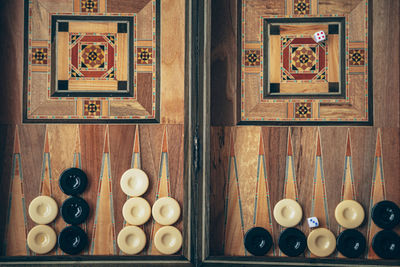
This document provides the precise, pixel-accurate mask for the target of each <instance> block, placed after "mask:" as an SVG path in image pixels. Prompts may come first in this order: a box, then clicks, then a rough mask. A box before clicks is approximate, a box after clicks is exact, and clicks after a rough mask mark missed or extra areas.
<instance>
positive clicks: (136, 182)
mask: <svg viewBox="0 0 400 267" xmlns="http://www.w3.org/2000/svg"><path fill="white" fill-rule="evenodd" d="M120 183H121V189H122V191H123V192H124V193H125V194H127V195H128V196H129V197H130V198H129V199H128V200H127V201H126V202H125V204H124V206H123V208H122V215H123V217H124V219H125V221H126V222H127V226H125V227H124V228H123V229H122V230H121V231H120V232H119V234H118V239H117V243H118V246H119V248H120V249H121V250H122V251H123V252H124V253H126V254H130V255H133V254H137V253H139V252H141V251H142V250H143V249H144V247H145V246H146V235H145V233H144V231H143V230H142V229H141V228H139V227H138V226H140V225H143V224H145V223H146V222H147V221H148V220H149V218H150V216H151V215H153V218H154V220H155V221H156V222H157V223H159V224H161V225H164V226H163V227H161V228H160V229H159V230H158V231H157V232H156V234H155V236H154V246H155V247H156V249H157V250H158V251H159V252H160V253H162V254H174V253H176V252H177V251H179V249H180V248H181V246H182V234H181V233H180V231H179V230H178V229H177V228H175V227H173V226H170V225H172V224H174V223H175V222H176V221H177V220H178V219H179V217H180V213H181V211H180V207H179V204H178V202H177V201H176V200H175V199H173V198H170V197H163V198H159V199H158V200H157V201H156V202H155V203H154V205H153V208H152V209H151V208H150V204H149V203H148V202H147V200H146V199H144V198H142V197H141V196H142V195H143V194H144V193H145V192H146V191H147V188H148V186H149V178H148V177H147V175H146V173H145V172H144V171H142V170H140V169H135V168H133V169H129V170H127V171H126V172H125V173H124V174H123V175H122V177H121V181H120Z"/></svg>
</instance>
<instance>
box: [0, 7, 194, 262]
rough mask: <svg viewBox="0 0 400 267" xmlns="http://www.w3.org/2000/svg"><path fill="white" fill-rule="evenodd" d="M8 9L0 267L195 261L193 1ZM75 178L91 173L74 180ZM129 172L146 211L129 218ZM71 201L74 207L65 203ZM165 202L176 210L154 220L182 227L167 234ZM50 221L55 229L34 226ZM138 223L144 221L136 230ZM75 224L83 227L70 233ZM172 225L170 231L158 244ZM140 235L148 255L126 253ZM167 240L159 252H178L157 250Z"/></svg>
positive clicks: (141, 209)
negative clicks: (189, 103)
mask: <svg viewBox="0 0 400 267" xmlns="http://www.w3.org/2000/svg"><path fill="white" fill-rule="evenodd" d="M1 6H2V15H1V16H2V17H3V18H4V20H2V22H4V24H3V23H2V25H4V27H5V28H6V29H8V30H10V32H7V30H5V32H4V33H5V34H6V35H7V36H8V38H9V40H10V42H8V44H6V43H4V44H3V43H2V47H4V49H5V51H7V52H6V53H8V56H10V57H12V61H13V62H14V63H13V69H12V70H11V69H10V72H9V73H8V74H7V76H8V77H9V78H7V77H6V76H2V77H4V79H6V80H7V82H6V84H4V87H2V88H3V89H4V90H3V89H2V96H3V100H2V104H1V105H2V106H3V107H4V109H2V112H1V113H2V115H1V117H2V125H1V140H2V141H1V151H2V152H1V166H2V167H1V177H2V178H1V188H2V191H1V192H2V194H1V200H2V201H3V204H4V205H1V215H0V218H1V223H0V225H1V227H0V228H1V230H0V232H1V237H2V243H1V263H0V265H3V263H4V264H21V263H24V264H27V265H29V264H32V262H37V261H38V260H40V261H45V262H47V263H48V264H58V263H60V261H63V262H64V263H65V264H74V263H73V262H74V261H76V260H82V261H83V264H88V265H91V264H94V263H93V262H95V261H97V263H101V262H102V261H104V260H108V261H113V262H114V264H115V263H116V262H118V261H120V263H122V264H123V263H124V261H125V262H128V261H130V262H132V261H137V262H139V261H140V262H142V263H143V262H146V261H148V262H149V263H153V264H154V263H159V262H162V261H167V262H168V261H172V262H178V263H179V262H181V261H182V262H184V263H185V262H187V261H188V260H187V251H188V249H189V247H188V240H190V234H189V227H188V225H189V221H187V218H188V216H187V212H188V208H189V206H190V201H188V200H185V199H187V198H188V194H187V193H185V192H187V191H189V188H190V187H188V183H187V178H186V175H187V174H185V172H186V169H187V167H185V166H186V163H185V154H186V153H187V152H185V150H184V148H185V142H187V137H186V134H187V133H188V131H187V127H188V125H187V124H186V123H185V110H187V108H185V106H186V104H185V98H184V97H185V94H186V93H185V75H187V74H186V71H185V53H186V49H185V46H186V45H185V43H186V39H185V38H186V36H185V27H186V26H185V25H186V22H185V15H184V14H185V10H186V3H185V1H172V2H168V4H167V3H166V1H159V0H154V1H153V0H149V1H124V0H123V1H119V0H67V1H65V0H62V1H58V0H55V1H52V0H37V1H36V0H34V1H6V2H4V3H2V4H1ZM169 24H171V26H172V25H173V27H170V26H168V25H169ZM161 25H163V28H162V26H161ZM11 44H12V45H11ZM3 45H4V46H3ZM19 49H22V50H21V51H19ZM164 50H165V51H164ZM4 55H5V54H4ZM2 61H3V62H6V58H5V57H3V56H2ZM11 77H13V78H11ZM21 81H23V82H22V84H20V82H21ZM21 85H22V87H21ZM6 103H7V104H6ZM185 129H186V130H185ZM185 132H186V133H185ZM185 140H186V141H185ZM70 168H77V169H79V170H82V171H83V173H81V172H79V173H77V172H71V173H69V174H67V173H68V171H69V170H70ZM132 168H134V169H140V170H142V171H143V173H144V176H146V178H145V179H146V181H147V184H148V187H147V185H146V188H145V190H144V191H143V192H141V193H138V194H135V193H133V194H131V195H130V196H133V197H134V198H135V197H136V198H139V197H141V198H142V199H144V200H143V201H142V202H140V203H139V204H135V203H133V206H131V207H130V209H128V208H127V209H128V212H127V215H126V214H123V212H125V211H123V208H124V207H125V206H124V204H125V203H126V202H127V201H128V199H130V196H128V195H127V193H126V191H125V190H123V188H122V185H121V179H122V176H123V174H124V173H125V172H126V171H127V170H129V169H132ZM65 171H67V173H64V172H65ZM64 176H65V177H64ZM83 176H84V177H83ZM63 177H64V178H63ZM139 178H140V177H139ZM139 178H138V176H137V175H132V177H130V180H129V179H128V181H127V182H126V184H125V186H128V187H132V188H135V187H138V186H142V185H143V184H144V182H143V181H144V180H140V179H142V178H140V179H139ZM63 179H64V180H63ZM86 181H87V182H86ZM86 183H87V185H86ZM83 184H85V185H83ZM80 187H82V190H80V191H79V190H78V191H79V192H78V191H77V192H74V191H73V190H75V189H77V188H80ZM68 188H69V189H68ZM70 189H71V190H72V191H71V190H70ZM69 195H72V196H73V197H72V200H69V202H65V203H64V201H66V199H68V198H69V197H70V196H69ZM39 196H49V197H51V198H52V199H54V200H55V203H56V207H55V208H54V207H53V206H52V205H50V204H49V203H50V202H49V199H44V200H43V199H42V200H41V199H40V198H39V199H38V200H37V202H35V201H33V200H34V199H36V198H37V197H39ZM77 197H80V198H81V199H78V198H77ZM165 197H169V198H173V199H175V200H176V201H177V202H176V203H177V206H178V207H176V205H175V206H174V207H173V209H172V210H171V207H170V206H168V205H164V206H162V207H161V210H160V211H159V212H158V217H160V213H161V216H164V217H165V216H167V217H168V216H169V214H170V213H171V212H175V213H174V214H175V215H178V217H177V218H175V220H174V221H170V222H166V223H163V224H162V225H161V224H160V223H159V220H157V218H156V215H155V213H154V212H155V211H154V210H153V215H154V216H152V215H151V214H150V213H151V212H150V210H149V208H148V207H150V208H151V207H153V205H154V203H155V202H156V200H160V199H162V198H165ZM32 203H36V204H32ZM85 203H87V205H86V204H85ZM141 203H144V205H145V206H143V205H142V204H141ZM147 203H148V204H147ZM135 205H136V206H135ZM162 208H165V209H166V210H163V209H162ZM58 209H59V211H58ZM54 211H55V212H56V213H57V211H58V215H57V216H56V217H55V219H54V218H53V219H54V220H53V219H51V220H49V221H45V220H40V218H39V219H35V216H38V214H39V215H40V216H42V217H46V216H47V215H46V214H48V213H53V212H54ZM35 214H36V215H35ZM87 214H88V217H87V218H86V215H87ZM125 215H126V216H125ZM40 216H39V217H40ZM129 216H130V217H129ZM141 216H142V217H143V216H144V217H143V218H144V221H141V222H138V223H131V222H135V220H134V219H135V218H138V217H141ZM80 218H82V220H81V219H80ZM127 218H131V220H132V221H129V220H128V219H127ZM132 218H133V219H132ZM71 224H72V225H77V226H74V227H75V228H69V230H68V231H65V233H63V231H64V230H63V229H65V228H66V227H67V226H70V225H71ZM131 224H134V225H137V227H136V226H135V227H136V228H135V229H134V231H136V232H129V231H128V234H126V235H125V239H124V238H121V240H122V241H121V242H123V243H125V247H126V246H128V249H125V250H123V249H122V246H121V245H120V240H119V239H118V236H119V234H120V233H121V231H122V229H125V228H127V227H128V226H129V225H131ZM38 225H40V226H41V228H37V229H36V230H35V231H36V232H35V231H32V229H35V227H37V226H38ZM42 225H47V226H46V227H47V228H45V227H42ZM164 225H172V226H168V227H170V228H167V230H168V229H171V228H172V227H174V229H175V230H174V232H171V231H167V232H165V231H164V234H163V235H162V236H161V238H160V237H157V233H158V232H159V229H161V228H163V227H164ZM77 227H80V228H81V230H83V232H84V234H81V232H77V231H76V229H77ZM129 227H133V226H129ZM48 228H50V229H52V230H53V231H54V232H55V234H56V237H57V239H58V240H57V241H55V243H56V244H55V246H54V248H52V247H50V248H49V251H48V250H46V249H47V247H46V246H50V245H48V244H53V243H52V242H53V241H54V240H53V236H52V235H51V234H48V232H47V230H46V229H48ZM137 228H139V230H137ZM130 229H132V228H130ZM50 231H51V230H50ZM138 231H139V232H138ZM142 233H143V235H142ZM171 233H172V234H171ZM85 234H86V235H85ZM159 235H161V234H159ZM86 236H87V237H86ZM142 236H144V240H145V245H144V248H140V249H139V250H138V251H134V250H130V251H134V252H132V253H129V246H131V247H139V246H138V244H139V243H140V244H142V243H143V240H142ZM179 236H180V239H179ZM163 238H164V239H165V240H164V239H163ZM159 239H161V243H162V245H168V244H169V243H168V244H167V242H176V245H175V247H174V249H175V250H162V249H157V244H156V240H159ZM53 245H54V244H53ZM81 245H82V246H81ZM38 247H39V248H38ZM80 248H81V249H80ZM158 248H160V247H158ZM43 249H44V250H43ZM70 254H72V255H70ZM164 254H171V255H164ZM71 261H72V262H71ZM18 262H19V263H18Z"/></svg>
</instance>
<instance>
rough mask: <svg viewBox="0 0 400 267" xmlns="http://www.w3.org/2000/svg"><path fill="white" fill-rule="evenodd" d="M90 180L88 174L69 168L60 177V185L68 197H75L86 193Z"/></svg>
mask: <svg viewBox="0 0 400 267" xmlns="http://www.w3.org/2000/svg"><path fill="white" fill-rule="evenodd" d="M87 183H88V180H87V176H86V173H85V172H84V171H82V170H81V169H78V168H69V169H66V170H65V171H63V172H62V173H61V175H60V180H59V185H60V189H61V191H63V192H64V194H66V195H70V196H75V195H79V194H82V193H83V191H85V189H86V186H87Z"/></svg>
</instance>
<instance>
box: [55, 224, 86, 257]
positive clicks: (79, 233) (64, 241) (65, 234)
mask: <svg viewBox="0 0 400 267" xmlns="http://www.w3.org/2000/svg"><path fill="white" fill-rule="evenodd" d="M87 243H88V237H87V234H86V233H85V231H83V230H82V228H80V227H79V226H74V225H72V226H67V227H65V228H64V229H63V230H62V231H61V233H60V235H59V236H58V245H59V247H60V248H61V250H62V251H64V252H65V253H67V254H70V255H75V254H78V253H79V252H81V251H82V250H83V249H84V248H85V247H86V245H87Z"/></svg>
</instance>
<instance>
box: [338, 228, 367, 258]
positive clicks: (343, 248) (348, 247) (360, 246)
mask: <svg viewBox="0 0 400 267" xmlns="http://www.w3.org/2000/svg"><path fill="white" fill-rule="evenodd" d="M366 244H367V242H366V240H365V237H364V236H363V235H362V234H361V233H360V232H359V231H357V230H354V229H347V230H344V231H343V232H341V233H340V234H339V236H338V238H337V241H336V248H337V250H338V251H339V252H340V253H342V255H343V256H346V257H347V258H359V257H360V256H361V255H362V254H364V252H365V248H366V246H367V245H366Z"/></svg>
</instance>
